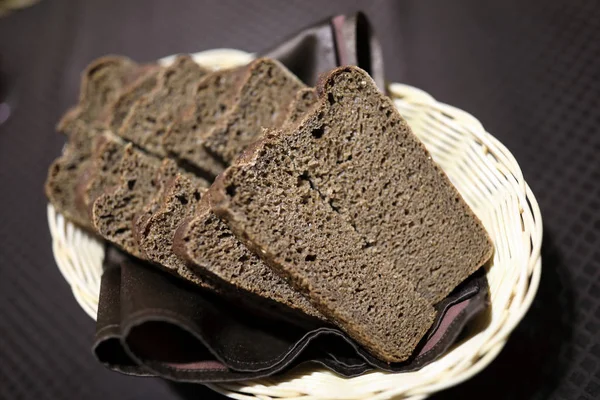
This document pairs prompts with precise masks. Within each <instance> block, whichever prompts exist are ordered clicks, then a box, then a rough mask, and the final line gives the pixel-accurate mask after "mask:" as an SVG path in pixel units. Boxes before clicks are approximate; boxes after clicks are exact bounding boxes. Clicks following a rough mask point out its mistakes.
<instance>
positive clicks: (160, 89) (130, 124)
mask: <svg viewBox="0 0 600 400" xmlns="http://www.w3.org/2000/svg"><path fill="white" fill-rule="evenodd" d="M207 73H208V70H206V69H205V68H203V67H201V66H199V65H198V64H196V63H195V62H194V60H193V59H192V58H191V57H190V56H187V55H180V56H178V57H177V58H176V59H175V61H174V62H173V64H172V65H170V66H169V67H167V68H164V69H163V70H162V71H161V73H160V75H159V76H158V77H157V83H156V84H155V85H154V89H153V90H152V91H150V92H148V93H146V94H144V95H143V96H140V97H139V99H138V100H137V101H135V102H134V104H133V106H132V107H131V109H130V110H129V112H128V113H127V115H126V116H124V117H123V120H122V124H120V126H118V127H114V128H115V132H116V133H117V134H118V135H119V136H121V137H123V138H124V139H127V140H129V141H131V142H133V143H135V144H136V145H137V146H139V147H141V148H143V149H145V150H146V151H147V152H149V153H152V154H155V155H157V156H165V155H166V152H165V151H164V149H163V146H162V137H163V135H164V134H165V132H166V131H167V129H168V127H169V126H170V125H171V124H172V123H173V122H174V121H176V120H178V119H179V118H180V115H181V114H182V113H184V112H185V111H186V110H188V109H189V108H190V107H192V106H193V101H194V93H195V88H196V86H197V85H198V81H199V80H200V79H201V78H202V77H203V76H204V75H206V74H207ZM188 111H189V110H188ZM117 121H118V120H117Z"/></svg>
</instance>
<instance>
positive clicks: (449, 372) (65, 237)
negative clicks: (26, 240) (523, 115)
mask: <svg viewBox="0 0 600 400" xmlns="http://www.w3.org/2000/svg"><path fill="white" fill-rule="evenodd" d="M193 57H194V59H195V60H196V62H198V63H199V64H201V65H204V66H207V67H210V68H213V69H218V68H223V67H231V66H236V65H241V64H246V63H247V62H249V61H250V60H251V59H252V58H253V55H252V54H249V53H245V52H242V51H239V50H231V49H216V50H209V51H205V52H201V53H197V54H195V55H193ZM171 60H172V57H167V58H165V59H163V60H161V61H162V62H163V63H164V64H168V63H169V62H171ZM389 93H390V96H391V97H392V98H393V100H394V103H395V105H396V107H397V108H398V110H399V111H400V113H401V114H402V116H403V117H404V118H405V119H406V120H407V121H408V123H409V125H410V126H411V128H412V130H413V132H414V133H415V134H416V135H417V136H418V137H419V138H420V139H421V140H422V141H423V143H424V144H425V146H426V147H427V149H428V150H429V152H430V153H431V155H432V157H433V159H434V160H435V161H436V162H437V163H438V164H439V165H440V167H441V168H442V169H443V170H444V171H445V172H446V174H447V175H448V176H449V177H450V180H451V181H452V183H453V184H454V185H455V186H456V188H457V189H458V191H459V192H460V193H461V195H462V196H463V198H464V199H465V201H466V202H467V203H468V204H469V206H471V208H472V209H473V211H474V212H475V213H476V214H477V216H478V217H479V218H480V219H481V221H482V222H483V224H484V225H485V227H486V228H487V231H488V233H489V234H490V236H491V238H492V240H493V241H494V245H495V253H494V257H493V259H492V260H491V263H490V268H489V270H488V273H487V278H488V282H489V286H490V299H491V309H490V311H489V312H488V313H487V315H485V318H483V319H484V320H485V321H483V319H482V320H481V321H480V325H481V326H479V327H478V328H479V329H474V331H476V333H474V334H471V335H470V336H468V337H467V338H466V339H464V340H462V341H461V342H459V343H457V344H456V345H455V346H453V347H452V348H451V349H450V350H449V351H448V352H447V353H446V354H445V355H444V356H442V357H441V358H439V359H438V360H436V361H435V362H433V363H431V364H429V365H427V366H426V367H424V368H422V369H421V370H419V371H414V372H405V373H395V374H394V373H388V372H381V371H373V372H369V373H366V374H364V375H361V376H358V377H354V378H343V377H340V376H338V375H336V374H334V373H332V372H330V371H328V370H326V369H324V368H323V367H318V366H311V367H309V368H307V367H306V366H300V367H298V368H296V369H293V370H292V371H290V372H287V373H285V374H282V375H278V376H275V377H270V378H265V379H258V380H254V381H245V382H241V383H226V384H212V385H209V386H210V387H211V388H212V389H214V390H216V391H218V392H220V393H222V394H224V395H226V396H229V397H232V398H237V399H257V398H260V399H280V398H294V399H300V398H302V399H342V398H343V399H367V398H368V399H389V398H406V399H423V398H426V397H427V396H429V395H431V394H433V393H435V392H438V391H440V390H443V389H446V388H448V387H450V386H454V385H456V384H458V383H460V382H462V381H464V380H466V379H469V378H470V377H472V376H473V375H475V374H477V373H478V372H479V371H481V370H482V369H483V368H485V367H486V366H487V365H488V364H489V363H490V362H491V361H492V360H493V359H494V358H495V357H496V356H497V355H498V353H499V352H500V350H502V348H503V347H504V344H505V343H506V341H507V340H508V337H509V335H510V333H511V332H512V331H513V329H514V328H515V326H516V325H517V324H518V323H519V321H521V319H522V318H523V316H524V315H525V313H526V312H527V310H528V308H529V306H530V305H531V302H532V301H533V298H534V296H535V293H536V291H537V288H538V284H539V280H540V274H541V258H540V248H541V243H542V220H541V215H540V210H539V206H538V204H537V202H536V200H535V197H534V195H533V193H532V192H531V190H530V188H529V186H528V185H527V183H526V182H525V180H524V179H523V175H522V173H521V169H520V168H519V164H518V163H517V161H516V160H515V159H514V157H513V156H512V154H511V153H510V152H509V151H508V150H507V149H506V148H505V147H504V146H503V145H502V143H500V142H499V141H498V140H497V139H496V138H494V137H493V136H492V135H491V134H489V133H488V132H486V130H485V129H484V128H483V126H482V125H481V123H480V122H479V121H478V120H477V119H476V118H474V117H473V116H471V115H470V114H468V113H466V112H464V111H462V110H459V109H457V108H455V107H452V106H449V105H446V104H442V103H439V102H437V101H436V100H435V99H434V98H433V97H431V96H430V95H429V94H427V93H426V92H424V91H422V90H420V89H417V88H414V87H411V86H408V85H403V84H398V83H392V84H390V85H389ZM48 223H49V227H50V232H51V235H52V249H53V252H54V257H55V260H56V263H57V265H58V267H59V269H60V271H61V273H62V274H63V276H64V278H65V279H66V280H67V282H68V283H69V284H70V285H71V288H72V289H73V294H74V295H75V299H76V300H77V302H78V303H79V304H80V305H81V307H82V308H83V310H84V311H85V312H86V313H87V314H88V315H89V316H91V317H92V318H94V319H95V318H96V313H97V309H98V296H99V289H100V277H101V274H102V261H103V258H104V245H103V243H102V242H100V241H98V240H97V239H96V238H94V237H92V236H90V235H88V234H87V233H86V232H84V231H82V230H80V229H79V228H77V227H76V226H74V225H73V224H71V223H70V222H68V221H66V220H65V219H64V218H63V216H62V215H60V214H58V213H56V212H55V210H54V208H53V207H52V205H48Z"/></svg>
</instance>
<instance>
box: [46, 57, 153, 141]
mask: <svg viewBox="0 0 600 400" xmlns="http://www.w3.org/2000/svg"><path fill="white" fill-rule="evenodd" d="M144 69H145V68H142V69H141V70H140V67H139V66H138V65H137V64H136V63H135V62H133V61H132V60H130V59H129V58H127V57H122V56H112V55H110V56H104V57H101V58H98V59H96V60H94V61H93V62H91V63H90V64H89V65H88V66H87V67H86V69H85V70H84V71H83V72H82V74H81V86H80V92H79V102H78V104H77V106H75V107H72V108H71V109H69V110H68V111H67V113H66V114H65V115H64V117H63V118H62V119H61V120H60V122H59V123H58V125H57V130H58V131H59V132H62V133H65V134H67V135H68V134H70V132H71V130H72V129H73V128H74V126H73V123H74V122H76V121H80V122H85V123H88V124H91V123H96V122H98V121H104V120H106V118H107V116H108V114H107V106H108V105H109V104H112V103H113V102H114V101H115V100H116V99H117V97H118V96H119V94H120V92H121V90H122V88H123V87H124V86H125V85H127V84H128V83H131V81H132V80H135V79H136V77H137V76H138V74H139V73H143V71H144Z"/></svg>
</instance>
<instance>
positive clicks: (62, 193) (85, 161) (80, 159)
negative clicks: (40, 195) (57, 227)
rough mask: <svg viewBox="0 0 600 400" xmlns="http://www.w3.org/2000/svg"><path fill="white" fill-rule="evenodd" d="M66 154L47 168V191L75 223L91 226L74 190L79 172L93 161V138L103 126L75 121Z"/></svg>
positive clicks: (50, 198) (85, 226) (55, 205)
mask: <svg viewBox="0 0 600 400" xmlns="http://www.w3.org/2000/svg"><path fill="white" fill-rule="evenodd" d="M69 130H70V135H69V140H68V142H67V143H66V145H65V148H64V151H63V154H62V155H61V156H60V157H58V158H57V159H56V160H54V162H53V163H52V164H51V165H50V167H49V168H48V176H47V178H46V183H45V187H44V189H45V192H46V196H47V197H48V200H49V201H50V203H52V205H54V208H55V209H56V211H58V212H59V213H60V214H62V215H63V216H64V217H65V218H67V219H68V220H70V221H72V222H74V223H75V224H77V225H79V226H81V227H83V228H86V229H89V228H91V224H90V220H89V218H88V215H87V213H86V212H85V211H83V210H81V209H80V208H78V207H77V201H76V196H75V193H76V191H77V185H78V183H79V178H80V175H81V174H82V172H83V171H85V170H86V169H87V167H88V165H89V163H90V160H89V159H90V155H91V152H92V141H93V138H94V137H95V136H97V135H99V134H101V133H102V132H104V130H103V129H102V128H99V127H91V126H89V125H87V124H85V123H83V122H82V121H74V122H73V123H72V124H71V125H70V127H69Z"/></svg>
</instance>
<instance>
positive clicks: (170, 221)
mask: <svg viewBox="0 0 600 400" xmlns="http://www.w3.org/2000/svg"><path fill="white" fill-rule="evenodd" d="M205 191H206V185H205V183H204V182H203V181H200V180H198V178H195V177H192V176H189V175H188V176H186V175H183V174H176V175H175V177H174V178H172V179H171V180H170V181H169V182H168V183H166V184H165V185H163V187H162V188H161V190H160V192H159V194H158V195H156V196H155V197H154V198H153V199H152V200H151V201H150V202H149V203H148V204H146V206H145V210H144V211H145V212H144V214H145V215H147V217H145V218H144V217H142V218H138V220H137V222H136V225H135V230H136V232H135V235H136V238H137V241H138V244H139V246H140V249H141V250H142V252H143V253H144V255H145V256H146V258H147V259H148V260H151V261H154V262H156V263H158V264H161V265H163V266H165V267H167V268H170V269H173V270H179V269H180V268H182V267H183V266H185V261H184V260H182V259H181V258H179V257H178V256H177V255H176V254H175V253H174V252H173V236H174V234H175V229H176V228H177V226H178V225H179V223H180V222H181V220H182V219H184V218H185V217H186V216H188V215H191V214H193V213H194V211H195V209H196V205H197V204H198V202H199V201H200V198H201V197H202V195H203V194H204V192H205Z"/></svg>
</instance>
